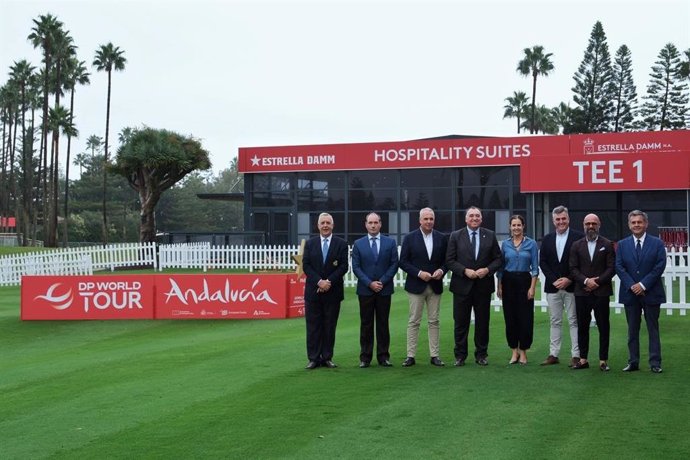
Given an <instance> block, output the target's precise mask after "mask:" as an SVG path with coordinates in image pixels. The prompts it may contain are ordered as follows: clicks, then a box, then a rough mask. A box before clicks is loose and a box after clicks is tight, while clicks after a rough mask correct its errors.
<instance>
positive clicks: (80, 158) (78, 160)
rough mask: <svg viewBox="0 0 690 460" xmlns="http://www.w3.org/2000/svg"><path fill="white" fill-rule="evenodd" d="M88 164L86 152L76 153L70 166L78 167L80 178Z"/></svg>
mask: <svg viewBox="0 0 690 460" xmlns="http://www.w3.org/2000/svg"><path fill="white" fill-rule="evenodd" d="M88 163H89V157H88V155H87V154H86V152H82V153H77V154H76V155H74V162H73V163H72V164H73V165H74V166H79V176H81V175H82V174H83V172H84V166H86V165H87V164H88ZM65 215H66V214H65Z"/></svg>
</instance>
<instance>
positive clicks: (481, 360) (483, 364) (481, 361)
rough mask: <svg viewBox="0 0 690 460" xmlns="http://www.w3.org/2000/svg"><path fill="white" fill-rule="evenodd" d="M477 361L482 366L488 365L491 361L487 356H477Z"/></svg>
mask: <svg viewBox="0 0 690 460" xmlns="http://www.w3.org/2000/svg"><path fill="white" fill-rule="evenodd" d="M474 362H475V363H477V364H479V365H480V366H488V365H489V361H488V360H487V359H486V358H477V359H475V360H474Z"/></svg>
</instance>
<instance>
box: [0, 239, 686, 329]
mask: <svg viewBox="0 0 690 460" xmlns="http://www.w3.org/2000/svg"><path fill="white" fill-rule="evenodd" d="M156 249H158V258H156ZM298 250H299V246H296V245H295V246H291V245H281V246H212V245H210V244H209V243H204V242H200V243H185V244H165V245H159V246H158V247H157V248H156V245H155V244H153V243H150V244H139V243H132V244H120V245H110V246H107V247H105V248H104V247H95V246H94V247H90V248H71V249H65V250H55V251H50V252H40V253H34V254H26V255H21V256H5V257H0V286H3V285H17V284H19V283H20V280H21V276H22V275H29V274H32V275H33V274H45V275H82V274H83V275H87V274H92V273H93V271H94V270H104V269H109V270H115V269H116V268H119V267H139V266H152V267H153V268H154V269H155V268H158V269H159V270H164V269H196V270H203V271H204V272H206V271H208V270H218V269H235V270H247V271H249V272H254V271H271V270H294V269H295V262H294V261H293V260H292V256H293V255H295V254H297V253H298ZM398 251H400V247H398ZM688 256H689V254H688V251H680V250H677V249H672V250H670V251H669V252H668V253H667V257H668V261H667V265H666V271H665V272H664V286H665V287H666V293H667V296H668V302H667V303H666V304H664V305H662V308H663V309H665V310H666V312H667V314H669V315H670V314H673V311H674V310H677V311H678V312H679V313H680V315H682V316H685V315H686V314H687V310H688V309H690V303H688V301H687V298H688V293H687V288H686V286H687V282H688V280H689V279H690V264H688ZM539 277H540V281H541V284H542V286H543V284H544V277H543V275H541V274H540V275H539ZM618 282H619V281H618V277H614V279H613V284H614V293H615V294H614V300H613V301H612V302H611V308H612V309H613V310H614V311H615V312H616V313H622V312H623V305H622V304H621V303H620V302H619V301H618ZM444 283H445V285H446V286H448V284H449V283H450V276H446V277H445V279H444ZM356 284H357V278H356V277H355V275H354V273H353V272H352V269H350V270H348V273H347V274H346V275H345V285H346V286H350V287H351V286H355V285H356ZM394 284H395V286H396V287H398V288H402V287H403V286H404V284H405V273H404V272H403V271H402V270H399V271H398V273H397V274H396V275H395V279H394ZM674 286H677V290H678V294H677V295H676V296H675V297H673V292H674ZM544 297H545V296H544ZM491 304H492V306H493V307H494V309H495V310H496V311H498V310H500V306H501V301H500V299H498V298H497V297H496V296H495V295H494V297H493V299H492V302H491ZM535 304H536V307H537V308H540V309H541V311H542V312H545V311H546V309H547V304H546V300H545V299H544V300H538V301H536V302H535Z"/></svg>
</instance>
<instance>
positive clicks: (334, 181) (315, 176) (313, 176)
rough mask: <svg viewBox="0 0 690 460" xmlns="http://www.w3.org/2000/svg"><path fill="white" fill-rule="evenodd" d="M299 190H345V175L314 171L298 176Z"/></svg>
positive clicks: (342, 173) (336, 172)
mask: <svg viewBox="0 0 690 460" xmlns="http://www.w3.org/2000/svg"><path fill="white" fill-rule="evenodd" d="M297 188H299V189H301V190H302V189H307V190H332V189H334V188H345V173H344V172H342V171H333V172H331V171H314V172H304V173H299V174H298V175H297Z"/></svg>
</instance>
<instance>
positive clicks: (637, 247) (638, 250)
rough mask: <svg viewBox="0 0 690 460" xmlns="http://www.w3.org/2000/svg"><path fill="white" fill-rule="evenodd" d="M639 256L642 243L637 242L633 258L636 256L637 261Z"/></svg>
mask: <svg viewBox="0 0 690 460" xmlns="http://www.w3.org/2000/svg"><path fill="white" fill-rule="evenodd" d="M640 254H642V243H640V240H637V245H636V246H635V256H637V258H638V260H639V258H640Z"/></svg>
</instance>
